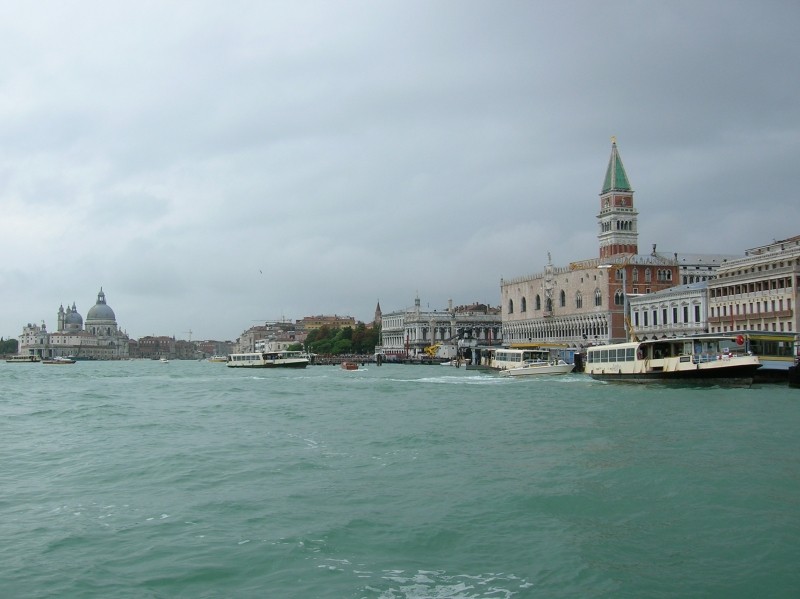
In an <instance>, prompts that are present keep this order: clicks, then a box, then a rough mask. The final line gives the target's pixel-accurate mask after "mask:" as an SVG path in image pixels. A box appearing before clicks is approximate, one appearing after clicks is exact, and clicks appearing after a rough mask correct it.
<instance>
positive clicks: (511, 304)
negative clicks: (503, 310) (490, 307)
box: [508, 299, 514, 314]
mask: <svg viewBox="0 0 800 599" xmlns="http://www.w3.org/2000/svg"><path fill="white" fill-rule="evenodd" d="M508 313H509V314H513V313H514V300H513V299H510V300H508Z"/></svg>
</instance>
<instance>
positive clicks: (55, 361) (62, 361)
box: [42, 356, 75, 364]
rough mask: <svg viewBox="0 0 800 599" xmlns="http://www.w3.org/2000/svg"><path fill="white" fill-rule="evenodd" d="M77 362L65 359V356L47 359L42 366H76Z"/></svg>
mask: <svg viewBox="0 0 800 599" xmlns="http://www.w3.org/2000/svg"><path fill="white" fill-rule="evenodd" d="M74 363H75V360H73V359H72V358H65V357H64V356H56V357H55V358H45V359H44V360H42V364H74Z"/></svg>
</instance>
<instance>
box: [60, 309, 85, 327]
mask: <svg viewBox="0 0 800 599" xmlns="http://www.w3.org/2000/svg"><path fill="white" fill-rule="evenodd" d="M64 324H76V325H80V326H83V316H81V315H80V314H78V309H77V308H76V307H75V304H72V308H67V312H66V316H65V317H64Z"/></svg>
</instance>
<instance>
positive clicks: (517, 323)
mask: <svg viewBox="0 0 800 599" xmlns="http://www.w3.org/2000/svg"><path fill="white" fill-rule="evenodd" d="M599 208H600V210H599V213H598V214H597V222H598V228H599V231H598V235H597V240H598V246H599V248H598V255H597V256H596V257H592V258H588V259H586V260H581V261H577V262H572V263H570V264H568V265H566V266H555V265H554V264H553V263H552V259H551V257H550V255H549V254H548V261H547V264H546V265H545V266H544V269H543V270H542V271H540V272H538V273H536V274H533V275H528V276H521V277H516V278H512V279H503V280H501V281H500V296H501V308H502V321H503V341H504V344H506V345H510V346H512V347H521V346H525V345H550V346H554V347H558V346H561V347H582V346H586V345H589V344H597V343H614V342H621V341H626V340H627V339H628V338H629V337H630V336H632V333H633V330H632V324H631V322H630V320H629V319H628V318H627V316H626V315H627V314H628V310H627V302H628V296H630V295H635V294H647V293H653V292H657V291H661V290H663V289H667V288H670V287H672V286H674V285H676V284H677V283H678V282H679V265H678V262H677V260H675V259H672V258H669V257H665V256H662V255H660V254H658V253H656V251H655V246H653V251H652V252H651V253H649V254H644V255H643V254H640V253H639V240H638V237H639V234H638V214H639V213H638V211H637V209H636V206H635V203H634V192H633V189H632V188H631V185H630V182H629V180H628V175H627V173H626V172H625V167H624V166H623V164H622V160H621V158H620V156H619V151H618V149H617V143H616V140H612V143H611V157H610V159H609V162H608V168H607V170H606V176H605V180H604V182H603V187H602V190H601V192H600V207H599Z"/></svg>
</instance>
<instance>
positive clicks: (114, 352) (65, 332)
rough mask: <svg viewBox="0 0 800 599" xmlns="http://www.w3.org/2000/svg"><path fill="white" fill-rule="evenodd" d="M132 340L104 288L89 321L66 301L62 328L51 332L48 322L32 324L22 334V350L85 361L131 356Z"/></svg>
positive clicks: (60, 311)
mask: <svg viewBox="0 0 800 599" xmlns="http://www.w3.org/2000/svg"><path fill="white" fill-rule="evenodd" d="M129 348H130V339H129V338H128V335H127V333H125V332H124V331H121V330H120V329H119V327H118V326H117V317H116V315H115V314H114V310H112V309H111V306H109V305H108V304H107V303H106V294H105V293H104V292H103V288H102V287H101V288H100V292H99V293H98V294H97V302H96V303H95V305H94V306H92V307H91V308H89V312H88V313H87V314H86V322H85V323H84V320H83V317H82V316H81V315H80V314H79V313H78V309H77V307H76V306H75V303H74V302H73V303H72V307H69V305H67V308H66V309H65V308H64V305H63V304H62V305H61V306H60V307H59V308H58V329H57V331H56V332H55V333H48V332H47V328H46V326H45V324H44V322H43V323H42V324H41V326H39V325H33V324H28V325H27V326H26V327H24V329H23V332H22V335H20V337H19V353H20V354H26V355H27V354H33V355H37V356H41V357H45V358H50V357H56V356H65V357H66V356H72V357H75V358H77V359H84V360H119V359H125V358H128V356H129Z"/></svg>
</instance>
